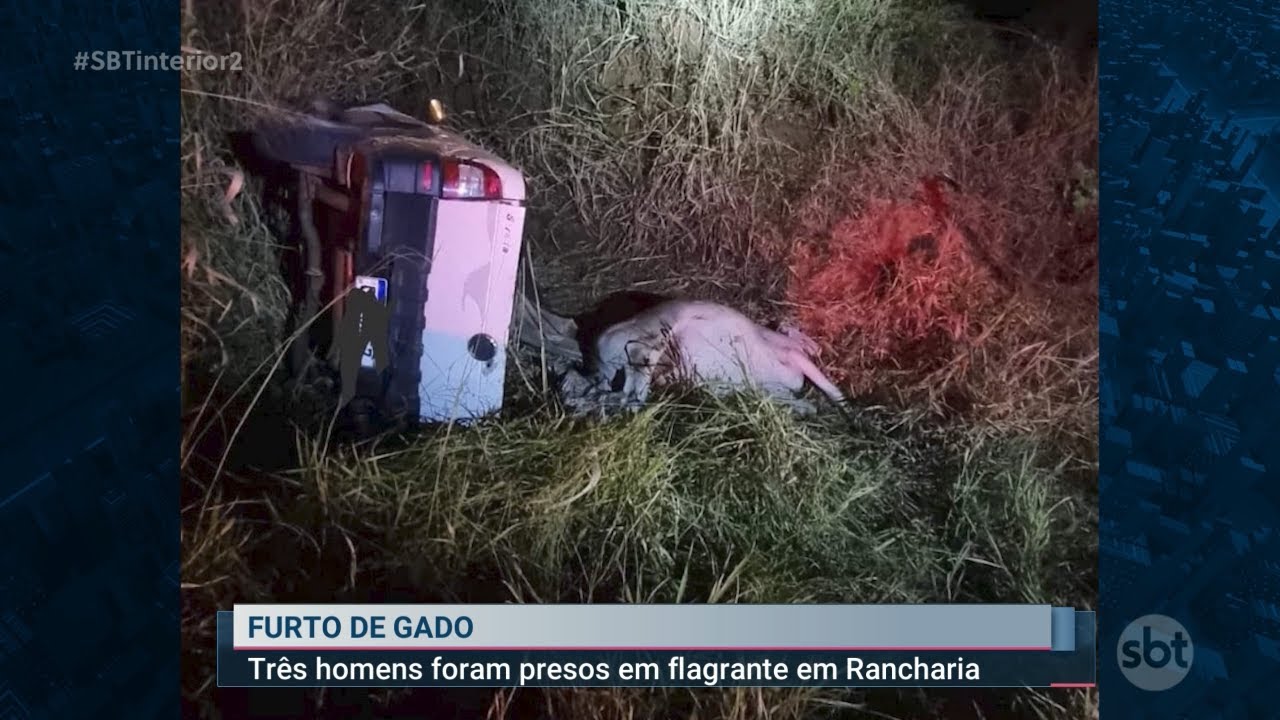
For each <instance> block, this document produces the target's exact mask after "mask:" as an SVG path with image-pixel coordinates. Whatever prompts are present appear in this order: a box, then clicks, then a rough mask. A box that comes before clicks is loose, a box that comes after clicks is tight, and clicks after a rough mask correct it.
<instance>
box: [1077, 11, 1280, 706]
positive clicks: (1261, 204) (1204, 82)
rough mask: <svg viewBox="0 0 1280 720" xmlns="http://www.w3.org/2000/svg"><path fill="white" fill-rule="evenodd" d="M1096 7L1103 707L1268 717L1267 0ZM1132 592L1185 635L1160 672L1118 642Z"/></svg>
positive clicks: (1275, 373) (1272, 150)
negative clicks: (1140, 674) (1169, 672)
mask: <svg viewBox="0 0 1280 720" xmlns="http://www.w3.org/2000/svg"><path fill="white" fill-rule="evenodd" d="M1100 11H1101V12H1100V16H1101V19H1100V27H1099V37H1100V48H1099V54H1100V56H1101V65H1102V69H1101V73H1102V74H1101V78H1100V80H1101V83H1100V84H1101V93H1102V97H1101V113H1102V118H1101V128H1102V144H1101V158H1100V160H1101V167H1102V173H1101V175H1102V177H1101V228H1100V229H1101V233H1100V236H1101V249H1100V250H1101V255H1100V258H1101V275H1102V278H1101V283H1102V288H1101V297H1102V301H1101V304H1102V307H1101V314H1100V318H1099V321H1100V325H1101V327H1100V330H1101V352H1102V356H1101V374H1102V382H1101V398H1100V401H1101V436H1100V442H1101V456H1102V469H1101V475H1100V480H1099V481H1100V484H1101V485H1100V497H1101V508H1100V511H1101V522H1100V531H1099V534H1100V538H1099V540H1100V558H1099V562H1100V568H1099V576H1100V583H1101V588H1100V590H1101V592H1100V597H1101V605H1100V607H1099V621H1100V623H1101V627H1100V637H1099V642H1098V645H1099V647H1098V652H1099V676H1100V693H1101V694H1100V698H1101V702H1102V715H1103V717H1107V718H1138V717H1151V718H1157V717H1158V718H1173V717H1187V718H1197V719H1199V718H1206V719H1207V718H1224V719H1225V718H1262V717H1277V716H1278V715H1280V713H1277V710H1276V705H1275V697H1274V695H1275V681H1276V680H1278V679H1280V645H1278V644H1277V643H1278V642H1280V538H1277V530H1280V526H1278V524H1277V504H1278V503H1280V483H1277V482H1276V479H1277V477H1278V476H1280V422H1278V421H1280V366H1278V364H1280V340H1277V336H1280V224H1278V223H1277V220H1278V219H1280V202H1278V198H1280V134H1278V133H1277V132H1276V128H1277V126H1278V124H1280V8H1278V7H1277V5H1276V3H1274V2H1272V1H1271V0H1199V1H1198V2H1190V3H1149V2H1142V1H1140V0H1102V4H1101V8H1100ZM1147 613H1160V614H1164V615H1168V616H1171V617H1173V618H1175V619H1177V620H1178V621H1180V622H1181V623H1182V624H1183V625H1184V626H1186V628H1187V629H1188V631H1189V632H1190V634H1191V638H1192V641H1193V642H1194V650H1195V658H1194V662H1193V664H1192V666H1191V671H1190V674H1189V675H1188V676H1187V678H1186V679H1184V680H1183V681H1182V682H1181V683H1180V684H1179V685H1177V686H1176V687H1174V688H1172V689H1170V690H1167V691H1164V692H1158V693H1150V692H1144V691H1142V690H1139V689H1137V688H1135V687H1134V686H1133V685H1131V684H1129V683H1128V682H1127V680H1126V679H1125V677H1124V675H1123V674H1121V671H1120V668H1119V665H1118V663H1117V659H1116V642H1117V639H1118V637H1119V635H1120V633H1121V631H1122V630H1123V629H1124V628H1125V626H1126V625H1128V624H1129V622H1130V621H1132V620H1134V619H1135V618H1137V617H1139V616H1141V615H1144V614H1147Z"/></svg>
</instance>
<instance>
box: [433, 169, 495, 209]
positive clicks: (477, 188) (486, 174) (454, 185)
mask: <svg viewBox="0 0 1280 720" xmlns="http://www.w3.org/2000/svg"><path fill="white" fill-rule="evenodd" d="M440 171H441V172H440V174H441V180H442V182H441V187H440V195H441V197H447V198H479V199H485V200H497V199H500V198H501V197H502V181H501V180H499V179H498V173H496V172H494V171H493V170H492V169H491V168H488V167H486V166H484V165H481V164H479V163H470V162H463V161H461V160H445V161H444V163H443V164H442V165H441V166H440Z"/></svg>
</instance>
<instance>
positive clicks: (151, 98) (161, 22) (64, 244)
mask: <svg viewBox="0 0 1280 720" xmlns="http://www.w3.org/2000/svg"><path fill="white" fill-rule="evenodd" d="M178 10H179V3H175V2H172V1H167V2H160V1H157V0H145V1H142V2H140V1H139V0H116V1H115V2H106V3H103V2H88V1H87V0H81V1H80V2H53V3H47V2H34V1H32V0H25V1H23V2H18V3H7V4H6V5H5V8H4V10H3V11H0V12H2V13H3V14H4V15H5V20H6V22H5V24H4V27H5V29H6V36H5V41H4V42H3V43H0V54H2V55H3V56H4V59H5V60H4V70H3V73H4V76H3V80H2V81H0V123H4V128H5V133H4V135H5V141H4V142H2V143H0V147H2V148H3V151H2V152H3V155H4V162H3V165H2V166H3V168H4V173H3V177H2V178H0V198H3V203H2V204H0V215H2V221H0V228H2V231H0V233H2V234H0V265H2V266H3V268H4V271H5V280H4V282H3V283H0V318H2V319H3V331H4V339H3V340H2V341H0V363H2V367H3V372H4V379H5V388H6V390H7V391H8V392H10V393H12V394H11V395H10V396H9V399H8V401H7V403H6V404H7V412H5V413H4V415H3V420H0V428H2V430H3V432H0V448H3V450H2V451H0V452H2V453H3V460H4V465H3V472H0V539H2V542H0V717H2V718H6V720H8V719H14V720H16V719H19V718H51V717H66V718H86V719H87V718H115V717H120V718H159V717H163V718H175V717H177V716H178V708H179V706H178V650H179V640H178V616H179V598H178V577H179V554H178V481H177V465H176V462H177V452H178V442H179V437H178V432H179V426H178V414H179V407H178V403H179V393H178V384H179V380H178V317H179V306H178V292H179V286H178V192H179V190H178V137H179V116H178V83H179V77H178V73H176V72H172V71H154V72H142V71H137V70H134V71H124V70H121V71H116V72H92V71H89V70H82V71H76V70H74V69H73V61H74V57H75V54H76V53H77V52H80V51H93V50H138V51H144V52H168V53H174V52H177V50H178Z"/></svg>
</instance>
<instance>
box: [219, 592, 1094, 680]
mask: <svg viewBox="0 0 1280 720" xmlns="http://www.w3.org/2000/svg"><path fill="white" fill-rule="evenodd" d="M1096 620H1097V618H1096V615H1095V613H1093V612H1077V613H1076V616H1075V645H1074V649H1073V650H1069V651H1067V650H1063V651H1051V652H1050V651H1030V652H1027V651H1012V652H1006V651H985V652H983V651H972V652H971V651H964V652H933V651H920V652H911V651H866V652H848V651H823V650H777V651H768V652H765V651H750V650H739V651H731V650H725V651H708V650H698V651H695V650H687V651H686V650H653V651H625V652H623V651H612V652H610V651H598V650H559V649H553V650H538V651H521V650H515V651H494V650H438V651H433V650H365V651H363V652H361V651H349V650H348V651H343V650H332V651H330V650H323V651H317V650H273V651H270V652H265V651H260V650H235V649H233V644H234V633H233V630H232V613H231V612H230V611H227V610H220V611H218V685H219V686H220V687H320V686H328V687H343V686H346V687H514V686H515V685H516V684H517V680H518V677H519V676H518V675H517V674H516V673H517V672H518V670H517V667H518V666H519V664H520V663H522V662H530V663H538V662H545V663H560V664H574V665H578V664H582V663H590V664H595V663H600V662H604V663H608V664H609V666H610V670H611V673H612V674H611V676H610V677H609V678H608V679H606V680H581V679H575V680H558V681H557V680H542V681H539V682H531V683H528V684H526V685H525V687H624V686H630V687H706V685H704V684H703V683H702V682H701V681H699V680H688V679H687V675H688V672H687V671H686V673H685V674H686V679H685V680H684V681H683V682H673V681H670V680H661V681H657V682H639V681H630V682H629V681H625V680H622V679H621V678H619V677H618V674H617V668H618V665H619V664H620V663H623V662H633V663H634V662H652V663H657V664H658V666H659V667H660V668H662V669H663V673H664V676H665V674H666V670H665V668H667V667H668V665H667V663H668V661H669V660H670V659H671V658H672V657H675V656H683V657H684V658H685V659H686V661H687V663H688V664H693V663H721V662H762V661H764V660H770V661H772V662H774V663H778V662H781V663H786V665H787V667H788V670H789V674H788V676H787V679H786V680H773V681H759V680H750V681H734V680H731V679H725V680H722V681H720V682H717V683H716V687H760V686H771V687H802V686H811V687H853V686H855V685H857V683H856V682H848V681H846V680H845V679H844V673H845V669H846V666H845V662H846V660H847V659H848V658H849V657H859V658H862V660H863V661H864V667H865V664H869V663H875V662H892V663H911V664H914V662H915V661H916V659H917V658H918V659H919V660H920V661H921V662H924V663H939V662H940V663H948V662H957V661H961V659H962V661H963V662H976V663H978V666H979V673H980V677H979V679H978V680H976V681H966V680H953V681H934V680H924V681H921V680H906V681H878V682H870V681H868V682H866V683H864V684H863V685H862V686H863V687H871V686H896V687H925V686H933V687H1048V686H1049V685H1051V684H1054V683H1068V684H1074V685H1080V684H1085V685H1092V684H1093V683H1095V682H1096V681H1097V674H1096V670H1097V668H1096V663H1095V659H1096V648H1095V639H1096V637H1097V628H1096ZM436 657H443V658H444V661H445V662H450V663H463V662H469V663H491V662H496V663H507V664H508V665H509V666H510V668H511V673H512V678H513V680H512V681H511V682H491V681H470V680H452V681H450V680H435V679H434V678H433V677H432V676H431V675H430V672H431V667H430V666H431V662H432V660H433V659H434V658H436ZM249 658H263V659H265V660H266V661H267V662H270V663H275V662H284V661H285V660H287V661H288V664H289V665H294V664H296V663H302V664H304V665H305V666H306V668H307V672H308V676H307V678H306V679H303V680H297V679H290V680H285V681H280V680H267V679H265V677H264V678H263V679H255V678H254V674H253V663H251V662H250V661H249ZM317 658H319V659H322V660H323V661H325V662H326V663H329V664H330V665H332V664H334V663H339V662H347V663H374V664H375V665H376V664H378V663H405V664H409V663H419V664H420V665H421V666H422V672H423V673H424V675H423V678H422V679H421V680H417V681H415V680H395V681H381V682H379V681H373V682H369V681H361V680H347V681H335V680H331V681H329V682H319V681H317V679H316V676H315V668H316V660H317ZM802 662H829V663H835V665H836V666H837V668H839V671H840V678H839V679H838V680H835V681H830V682H817V681H812V682H806V681H802V680H800V679H798V678H797V676H796V668H797V666H798V665H799V664H800V663H802ZM259 666H260V667H261V666H262V664H261V663H259ZM260 672H264V673H265V672H266V671H265V670H261V671H260Z"/></svg>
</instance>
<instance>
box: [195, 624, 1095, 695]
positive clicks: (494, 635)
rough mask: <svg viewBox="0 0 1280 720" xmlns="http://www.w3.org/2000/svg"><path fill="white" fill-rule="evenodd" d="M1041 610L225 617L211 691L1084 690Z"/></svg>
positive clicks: (1087, 672)
mask: <svg viewBox="0 0 1280 720" xmlns="http://www.w3.org/2000/svg"><path fill="white" fill-rule="evenodd" d="M1095 625H1096V618H1095V615H1094V613H1093V612H1089V611H1078V610H1073V609H1071V608H1055V607H1052V606H1049V605H236V606H235V608H234V609H233V610H232V611H225V610H224V611H220V612H219V613H218V685H219V686H221V687H320V686H327V687H337V686H356V687H452V686H456V687H556V686H573V687H757V686H776V687H801V686H811V687H872V686H897V687H929V686H932V687H957V686H969V687H1092V686H1093V685H1094V683H1095V682H1096V675H1095V673H1096V653H1095Z"/></svg>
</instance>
